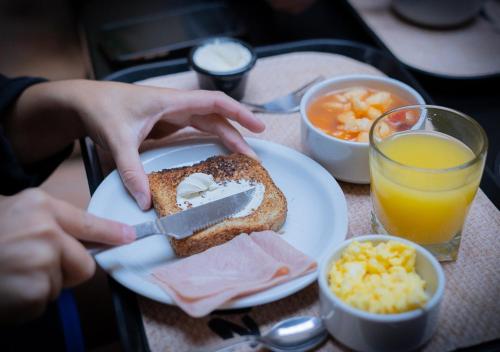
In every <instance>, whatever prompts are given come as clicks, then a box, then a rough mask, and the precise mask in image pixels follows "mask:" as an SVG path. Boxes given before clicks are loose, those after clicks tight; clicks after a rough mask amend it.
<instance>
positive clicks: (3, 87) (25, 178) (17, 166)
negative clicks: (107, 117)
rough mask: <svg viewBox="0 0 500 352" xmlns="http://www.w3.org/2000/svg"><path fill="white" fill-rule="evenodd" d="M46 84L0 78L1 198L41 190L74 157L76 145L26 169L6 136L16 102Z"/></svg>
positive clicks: (1, 76)
mask: <svg viewBox="0 0 500 352" xmlns="http://www.w3.org/2000/svg"><path fill="white" fill-rule="evenodd" d="M44 81H45V80H44V79H42V78H33V77H18V78H14V79H10V78H7V77H5V76H3V75H0V161H1V167H0V180H1V182H0V194H6V195H10V194H15V193H17V192H19V191H21V190H23V189H25V188H27V187H34V186H38V185H39V184H41V183H42V182H43V181H44V180H45V179H46V178H47V177H48V176H49V175H50V174H51V173H52V171H53V170H54V169H55V168H56V167H57V166H58V165H59V164H60V163H61V161H62V160H64V159H65V158H66V157H67V156H68V155H69V154H70V153H71V150H72V147H73V143H70V144H68V145H67V146H66V147H65V148H63V149H62V150H60V151H59V152H58V153H56V154H54V155H51V156H50V157H48V158H46V159H44V160H40V161H39V162H37V163H33V164H30V165H24V164H23V163H22V162H21V161H20V160H19V158H18V156H17V155H16V152H15V151H14V149H13V147H12V144H11V143H10V141H9V139H8V138H7V137H6V136H5V126H4V119H5V118H6V117H7V116H8V115H9V113H10V111H11V109H12V107H13V106H14V105H15V103H16V101H17V100H18V99H19V97H20V96H21V95H22V93H23V92H24V91H25V90H26V89H28V88H29V87H31V86H34V85H36V84H40V83H41V82H44Z"/></svg>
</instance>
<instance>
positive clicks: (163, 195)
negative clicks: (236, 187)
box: [148, 154, 287, 257]
mask: <svg viewBox="0 0 500 352" xmlns="http://www.w3.org/2000/svg"><path fill="white" fill-rule="evenodd" d="M193 173H205V174H209V175H212V176H213V178H214V181H215V182H217V183H222V182H224V181H238V180H248V181H252V182H258V183H261V184H262V185H264V187H265V191H264V197H263V199H262V202H261V203H260V205H259V206H258V208H257V209H256V210H255V211H253V212H252V213H250V214H248V215H247V216H243V217H239V218H229V219H226V220H224V221H222V222H220V223H218V224H216V225H214V226H210V227H208V228H206V229H204V230H202V231H199V232H197V233H195V234H194V235H192V236H190V237H187V238H185V239H182V240H176V239H174V238H171V239H170V243H171V245H172V248H173V249H174V252H175V254H176V255H178V256H181V257H185V256H190V255H193V254H196V253H199V252H203V251H204V250H206V249H208V248H210V247H213V246H217V245H219V244H222V243H225V242H227V241H230V240H231V239H233V238H234V237H236V236H237V235H239V234H241V233H251V232H254V231H264V230H273V231H277V230H279V229H280V228H281V226H282V225H283V223H284V222H285V219H286V214H287V202H286V198H285V196H284V195H283V192H281V190H280V189H279V188H278V187H277V186H276V185H275V184H274V182H273V180H272V179H271V177H270V176H269V174H268V172H267V170H266V169H265V168H264V167H263V166H262V165H261V164H260V163H259V162H258V161H256V160H254V159H252V158H250V157H247V156H245V155H242V154H232V155H229V156H214V157H211V158H208V159H207V160H205V161H202V162H199V163H197V164H195V165H192V166H186V167H179V168H174V169H165V170H162V171H159V172H153V173H151V174H149V175H148V178H149V187H150V189H151V194H152V197H153V205H154V208H155V210H156V212H157V214H158V216H160V217H161V216H166V215H170V214H174V213H176V212H179V211H181V210H182V209H181V208H180V207H179V206H178V205H177V186H178V185H179V183H180V182H181V181H182V180H183V179H184V178H185V177H187V176H189V175H191V174H193Z"/></svg>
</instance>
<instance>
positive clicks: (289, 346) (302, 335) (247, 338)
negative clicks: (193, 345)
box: [199, 317, 328, 352]
mask: <svg viewBox="0 0 500 352" xmlns="http://www.w3.org/2000/svg"><path fill="white" fill-rule="evenodd" d="M327 334H328V333H327V331H326V328H325V326H324V325H323V321H322V320H321V319H320V318H317V317H294V318H289V319H286V320H283V321H281V322H279V323H277V324H276V325H274V326H273V327H272V328H271V329H270V330H269V331H268V332H266V333H265V334H264V335H260V336H259V335H244V336H239V337H235V338H232V339H229V340H226V341H224V342H222V343H220V344H218V345H216V346H213V347H208V348H203V349H202V350H199V351H205V352H222V351H227V350H229V349H230V348H231V347H234V346H237V345H240V344H244V343H246V344H248V345H249V346H251V347H257V346H258V345H263V346H264V347H266V348H268V349H270V350H271V351H274V352H301V351H308V350H310V349H312V348H313V347H315V346H317V345H319V344H320V343H321V342H323V340H324V339H325V338H326V336H327Z"/></svg>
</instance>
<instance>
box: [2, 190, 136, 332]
mask: <svg viewBox="0 0 500 352" xmlns="http://www.w3.org/2000/svg"><path fill="white" fill-rule="evenodd" d="M77 239H80V240H85V241H91V242H100V243H105V244H124V243H128V242H131V241H133V240H134V239H135V232H134V229H133V228H132V227H130V226H128V225H124V224H119V223H117V222H114V221H110V220H105V219H101V218H98V217H95V216H93V215H91V214H89V213H86V212H84V211H82V210H79V209H77V208H75V207H73V206H72V205H70V204H67V203H65V202H63V201H60V200H57V199H55V198H51V197H50V196H48V195H47V194H45V193H43V192H42V191H40V190H37V189H29V190H26V191H23V192H21V193H19V194H17V195H15V196H12V197H4V198H0V297H1V299H0V323H2V324H5V323H9V324H15V323H21V322H23V321H26V320H29V319H32V318H35V317H36V316H38V315H40V314H41V313H42V312H43V310H44V308H45V306H46V305H47V303H49V302H50V301H52V300H54V299H55V298H56V297H57V296H58V294H59V291H60V290H61V288H62V287H72V286H74V285H77V284H79V283H81V282H83V281H84V280H86V279H88V278H90V277H91V276H92V275H93V273H94V270H95V263H94V260H93V259H92V258H91V257H90V256H89V254H88V253H87V251H86V250H85V248H84V247H83V246H82V244H81V243H80V242H78V241H77Z"/></svg>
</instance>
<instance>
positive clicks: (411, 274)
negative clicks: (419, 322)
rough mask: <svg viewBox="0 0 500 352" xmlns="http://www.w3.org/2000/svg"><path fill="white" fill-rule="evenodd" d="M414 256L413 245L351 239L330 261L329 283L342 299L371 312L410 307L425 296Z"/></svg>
mask: <svg viewBox="0 0 500 352" xmlns="http://www.w3.org/2000/svg"><path fill="white" fill-rule="evenodd" d="M415 258H416V251H415V248H413V247H410V246H408V245H405V244H403V243H400V242H396V241H388V242H380V243H378V244H377V245H373V243H371V242H361V243H360V242H352V243H351V244H350V245H349V246H348V247H347V248H346V249H345V250H344V252H343V253H342V256H341V258H340V259H339V260H337V261H336V262H335V263H333V264H332V266H331V268H330V272H329V274H328V283H329V286H330V289H331V290H332V292H333V293H334V294H335V295H337V297H339V298H340V299H341V300H342V301H344V302H345V303H347V304H349V305H350V306H352V307H355V308H358V309H361V310H364V311H367V312H370V313H380V314H394V313H402V312H406V311H409V310H413V309H416V308H419V307H422V306H423V305H424V304H425V303H426V302H427V300H428V296H427V294H426V293H425V291H424V288H425V284H426V283H425V281H424V280H422V279H421V278H420V276H419V275H418V274H417V273H416V272H415Z"/></svg>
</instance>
